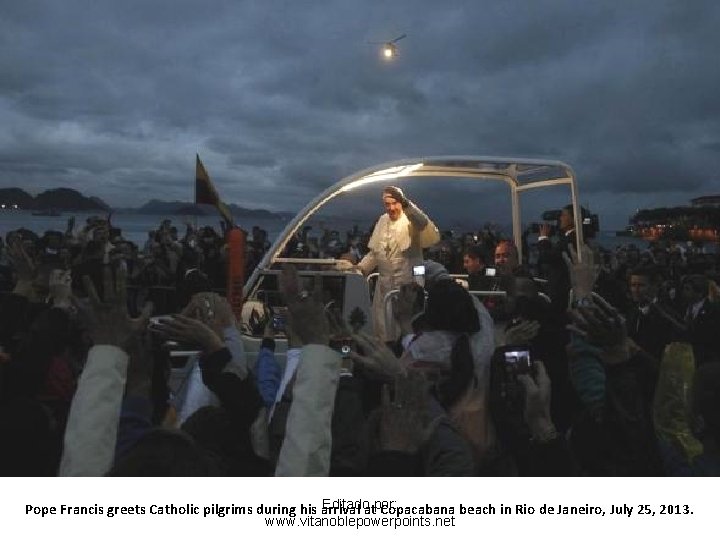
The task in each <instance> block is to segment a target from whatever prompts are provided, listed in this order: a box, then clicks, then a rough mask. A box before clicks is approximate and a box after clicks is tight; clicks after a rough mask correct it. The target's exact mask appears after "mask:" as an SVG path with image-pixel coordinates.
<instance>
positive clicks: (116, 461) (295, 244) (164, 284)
mask: <svg viewBox="0 0 720 540" xmlns="http://www.w3.org/2000/svg"><path fill="white" fill-rule="evenodd" d="M573 225H574V221H573V219H572V208H566V209H565V210H564V212H563V214H561V217H560V221H559V223H558V227H557V231H552V230H550V228H546V227H540V228H539V230H538V236H537V239H536V240H535V238H534V237H533V235H532V233H531V232H530V229H528V231H526V234H524V235H523V246H522V251H523V253H524V257H523V260H520V257H519V256H518V249H517V247H516V246H515V245H514V243H513V242H512V241H511V240H509V239H508V238H505V237H504V236H503V234H502V233H500V232H498V230H497V229H495V228H493V227H491V226H486V227H484V228H483V229H482V230H480V231H477V232H474V233H468V234H463V235H460V236H458V235H455V234H452V233H450V232H448V233H443V234H441V235H440V240H439V242H437V243H436V244H435V245H434V246H432V247H430V248H427V249H425V250H424V252H422V257H424V259H425V260H424V261H423V263H424V267H425V276H424V282H423V283H422V285H421V284H418V283H408V284H403V285H402V286H401V287H400V292H399V295H398V301H397V302H396V303H395V304H394V305H393V315H394V318H395V322H396V326H397V327H398V328H399V335H398V336H387V335H385V336H383V338H385V339H383V338H381V337H379V336H378V335H377V334H371V333H358V332H357V331H355V330H354V329H349V328H348V324H347V321H343V320H340V319H339V318H338V316H337V314H336V313H333V312H331V311H329V310H328V309H327V306H326V305H325V303H324V302H323V301H322V291H319V290H304V289H303V288H302V286H301V281H300V280H299V278H298V275H297V271H296V270H295V268H294V267H293V266H286V267H284V268H283V270H282V276H281V279H280V285H279V288H280V293H281V294H282V296H283V298H284V304H285V305H286V306H287V313H288V317H287V327H286V328H283V329H282V330H281V331H280V330H278V328H276V327H275V326H274V325H273V324H272V317H271V316H270V315H269V314H267V313H264V314H262V316H261V317H260V327H261V332H262V334H263V340H262V345H261V347H260V350H259V353H258V355H257V359H255V358H254V357H252V361H251V356H250V355H248V354H246V351H245V350H244V348H243V341H242V338H241V333H240V330H239V328H238V321H237V320H236V319H235V317H234V315H233V313H232V310H231V308H230V306H229V304H228V303H227V301H226V300H225V299H224V298H223V291H222V289H223V287H224V285H225V280H226V278H225V271H226V270H225V266H226V261H225V258H226V246H225V241H224V233H225V231H224V230H220V231H217V230H214V229H213V228H211V227H204V228H200V229H195V228H194V227H192V226H191V225H186V226H185V227H184V228H185V231H184V234H183V235H182V236H181V234H180V233H179V231H178V229H177V228H176V227H174V226H173V224H172V223H171V222H170V221H168V220H166V221H163V222H162V223H161V225H160V226H159V227H158V229H157V230H155V231H152V232H150V233H148V239H147V242H146V243H145V245H143V246H138V245H135V244H133V243H132V242H129V241H126V240H125V239H123V236H122V231H121V230H119V229H116V228H114V227H113V226H112V224H111V223H110V221H109V220H108V219H100V218H90V219H88V221H87V223H86V224H85V225H84V226H82V227H76V226H75V223H74V222H73V221H71V222H69V223H68V227H67V229H66V230H65V231H48V232H46V233H45V234H44V235H43V236H38V235H36V234H34V233H32V232H31V231H28V230H19V231H11V232H8V233H7V234H6V235H5V239H4V242H2V243H0V287H1V289H0V290H2V291H3V293H2V295H1V296H0V346H1V347H2V349H0V432H1V433H2V439H3V444H2V445H0V448H1V450H0V456H1V458H0V467H1V468H2V470H0V474H2V475H5V476H10V475H23V476H34V475H42V476H53V475H69V476H76V475H84V476H101V475H115V476H163V475H169V476H198V475H199V476H206V475H209V476H216V475H229V476H243V475H249V476H264V475H273V474H274V475H291V476H306V475H340V476H360V475H371V476H402V475H407V476H435V475H445V476H473V475H521V476H558V475H592V476H610V475H618V476H662V475H718V474H720V291H719V290H718V287H717V284H718V283H720V281H718V277H717V276H718V273H719V271H720V257H719V256H718V254H717V253H706V252H705V251H704V250H703V249H702V247H701V246H688V245H676V244H672V243H666V244H663V243H656V244H654V245H652V246H650V247H648V248H647V249H640V248H637V247H635V246H632V245H625V246H623V247H617V248H615V249H614V250H607V249H601V248H599V247H598V246H596V245H593V244H592V242H591V241H588V242H587V243H585V244H583V245H582V246H581V249H580V251H579V252H578V251H577V250H576V249H575V237H574V230H573ZM371 232H372V231H367V232H366V231H363V230H361V229H360V228H359V227H355V228H354V229H353V230H351V231H348V232H347V233H345V234H342V233H340V232H339V231H332V230H325V229H324V228H322V230H321V236H320V237H314V236H313V235H312V234H311V229H309V228H305V229H303V230H302V231H301V232H299V233H298V234H297V235H296V236H295V237H294V238H293V239H291V241H290V242H289V243H288V244H287V247H286V251H285V255H288V256H293V257H320V258H335V259H343V260H346V261H349V262H350V263H351V264H353V265H357V264H358V263H361V262H362V261H363V259H364V258H365V257H366V256H367V255H368V245H369V244H370V245H372V243H371V239H372V236H371ZM531 239H532V240H531ZM0 240H1V239H0ZM268 240H269V239H268V237H267V233H266V232H265V231H263V230H262V229H260V228H259V227H255V228H253V230H252V231H251V232H250V233H249V235H248V247H247V256H246V262H247V265H248V267H247V274H248V275H249V273H250V270H252V268H253V267H254V266H255V265H257V264H258V262H259V261H260V259H261V258H262V256H263V255H264V253H265V252H266V251H267V249H268V248H269V241H268ZM366 260H367V259H366ZM456 274H460V275H461V276H460V277H457V276H456ZM478 291H480V292H486V293H495V294H474V293H476V292H478ZM498 293H501V294H498ZM151 315H163V318H160V319H158V318H153V319H151ZM279 332H282V334H279ZM339 336H342V337H343V341H342V345H343V346H342V347H338V337H339ZM395 337H397V339H394V338H395ZM279 339H283V340H285V339H287V340H288V347H287V352H286V353H285V358H284V361H281V359H280V357H279V356H280V355H279V350H278V351H277V353H276V348H277V344H278V340H279ZM168 342H175V343H181V344H185V345H187V346H188V348H191V349H194V350H196V351H198V352H197V354H196V355H195V356H194V357H193V358H191V359H190V360H188V362H187V364H186V365H184V367H183V368H182V369H183V370H184V373H185V374H184V383H183V385H182V387H181V388H179V389H178V388H172V385H171V383H170V378H171V375H172V373H173V372H174V371H177V370H175V369H174V364H173V359H172V357H171V355H170V352H169V351H168V349H167V348H166V346H165V345H166V344H167V343H168ZM338 351H340V352H338Z"/></svg>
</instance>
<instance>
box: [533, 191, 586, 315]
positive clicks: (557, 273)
mask: <svg viewBox="0 0 720 540" xmlns="http://www.w3.org/2000/svg"><path fill="white" fill-rule="evenodd" d="M550 231H551V228H550V225H548V224H543V225H541V226H540V235H539V237H538V244H537V247H538V252H539V253H538V266H539V267H540V269H541V271H542V272H543V273H544V275H545V276H544V277H546V278H547V280H548V293H549V296H550V299H551V300H552V303H553V306H554V307H555V308H556V309H557V310H558V311H562V312H565V310H566V309H567V307H568V296H569V293H570V275H569V274H568V269H567V266H566V264H565V260H564V258H563V253H564V254H567V255H568V256H569V255H570V246H574V247H575V248H577V234H576V232H575V217H574V214H573V207H572V205H568V206H566V207H565V208H563V209H562V212H561V213H560V218H559V219H558V231H559V232H558V239H557V242H556V243H555V244H553V243H552V242H551V241H550Z"/></svg>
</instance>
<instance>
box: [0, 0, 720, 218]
mask: <svg viewBox="0 0 720 540" xmlns="http://www.w3.org/2000/svg"><path fill="white" fill-rule="evenodd" d="M719 6H720V3H718V2H717V1H716V0H702V1H701V0H692V1H688V0H677V1H676V0H644V1H633V0H624V1H620V0H613V1H602V0H597V1H587V2H583V1H578V0H525V1H514V0H470V1H461V2H453V1H450V0H448V1H442V2H440V1H438V0H417V1H410V0H392V1H388V0H382V1H375V0H372V1H371V0H365V1H359V0H327V1H310V0H309V1H303V2H300V1H297V0H286V1H276V0H265V1H263V2H260V1H242V0H232V1H213V0H204V1H202V2H200V1H190V0H162V1H161V0H155V1H149V0H123V1H122V2H118V1H104V0H95V1H90V0H85V1H80V0H77V1H76V0H63V1H54V0H46V1H36V0H23V1H11V0H0V185H1V186H14V185H19V186H22V187H24V188H26V189H27V190H29V191H31V192H38V191H40V190H43V189H47V188H52V187H59V186H69V187H75V188H78V189H81V190H82V191H83V192H85V193H86V194H89V195H97V196H99V197H102V198H103V199H105V200H106V201H107V202H108V203H110V204H111V205H114V206H134V205H139V204H141V203H143V202H145V201H146V200H148V199H149V198H151V197H157V198H162V199H183V200H189V199H190V198H191V196H192V186H193V177H194V176H193V175H194V158H195V153H196V152H199V153H200V155H201V157H202V158H203V161H204V162H205V165H206V167H207V168H208V170H209V172H210V175H211V177H212V178H213V180H214V182H215V183H216V185H217V187H218V189H219V191H220V193H221V194H222V195H223V197H224V199H226V201H227V202H236V203H238V204H241V205H243V206H248V207H262V208H268V209H275V210H297V209H299V208H300V207H301V206H302V205H303V204H305V203H306V202H307V201H308V200H309V199H310V198H311V197H312V196H314V195H315V194H316V193H317V192H318V191H319V190H321V189H323V188H324V187H326V186H328V185H329V184H330V183H332V182H333V181H334V180H336V179H338V178H339V177H342V176H344V175H347V174H350V173H352V172H354V171H356V170H358V169H362V168H365V167H367V166H370V165H373V164H375V163H381V162H384V161H389V160H392V159H396V158H405V157H413V156H422V155H440V154H466V155H467V154H480V155H502V156H525V157H546V158H553V159H560V160H564V161H567V162H568V163H570V164H571V165H572V166H573V167H574V168H575V170H576V172H577V174H578V177H579V182H580V192H581V199H582V200H583V201H584V202H588V203H590V205H591V207H592V208H593V209H594V210H597V211H600V212H601V214H602V215H603V216H604V217H605V219H606V223H607V224H612V225H615V226H619V225H623V224H624V223H625V221H626V219H627V216H628V214H630V213H632V212H633V211H634V210H635V209H636V208H637V207H642V206H651V205H659V204H668V203H669V204H673V203H684V202H686V201H687V200H688V199H689V198H690V197H692V196H695V195H700V194H707V193H717V192H720V175H719V174H718V170H719V169H720V67H719V66H720V62H718V51H720V30H719V28H720V7H719ZM401 33H407V34H408V38H407V39H405V40H403V41H401V42H399V45H400V53H401V56H400V57H399V58H398V59H397V60H396V61H395V62H393V63H386V62H383V61H381V60H380V58H379V54H378V50H377V47H376V46H373V45H370V44H368V42H369V41H382V40H385V39H390V38H393V37H395V36H397V35H399V34H401ZM460 189H461V188H459V187H457V189H455V188H453V189H450V190H448V191H445V192H444V193H443V197H440V198H437V199H433V201H434V203H435V206H436V207H437V208H435V211H437V212H440V213H442V212H443V211H445V210H446V209H448V208H450V209H452V212H456V211H457V206H451V204H452V205H457V204H458V201H459V202H462V203H466V202H467V199H468V197H462V194H461V193H460ZM408 190H410V191H412V188H408ZM426 191H427V190H426ZM420 193H423V192H422V190H421V192H420ZM373 196H375V195H373ZM494 197H500V195H499V194H496V193H492V194H488V195H487V196H483V197H480V198H481V199H482V201H478V202H477V204H476V206H475V208H474V211H475V212H477V213H480V214H483V213H488V214H491V213H492V211H493V210H492V209H493V208H498V207H496V206H495V205H493V204H490V203H489V202H492V201H494V200H495V199H494ZM420 198H421V199H425V200H426V201H425V202H429V198H428V196H427V193H424V194H423V195H422V196H420ZM453 200H454V201H455V202H452V201H453ZM438 201H440V202H441V203H442V204H440V205H439V206H438V204H437V202H438ZM541 202H542V201H541ZM553 203H554V201H553ZM538 204H540V203H538ZM548 204H550V203H548ZM483 217H485V216H484V215H483ZM490 217H496V216H490Z"/></svg>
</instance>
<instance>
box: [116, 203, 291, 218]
mask: <svg viewBox="0 0 720 540" xmlns="http://www.w3.org/2000/svg"><path fill="white" fill-rule="evenodd" d="M227 206H228V208H229V209H230V211H231V212H232V214H233V215H234V216H238V217H244V218H254V219H273V218H276V219H289V218H291V217H293V216H294V214H291V213H288V212H271V211H269V210H263V209H261V208H243V207H242V206H238V205H236V204H229V205H227ZM115 211H116V212H124V213H133V214H144V215H174V216H211V215H214V214H217V210H216V209H215V207H214V206H210V205H207V204H194V203H191V202H184V201H172V202H171V201H160V200H158V199H152V200H151V201H149V202H147V203H145V204H143V205H142V206H141V207H140V208H117V209H116V210H115Z"/></svg>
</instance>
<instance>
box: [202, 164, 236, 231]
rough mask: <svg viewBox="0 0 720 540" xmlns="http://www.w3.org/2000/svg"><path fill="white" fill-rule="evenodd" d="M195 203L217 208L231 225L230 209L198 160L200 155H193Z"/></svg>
mask: <svg viewBox="0 0 720 540" xmlns="http://www.w3.org/2000/svg"><path fill="white" fill-rule="evenodd" d="M195 158H196V161H195V204H211V205H213V206H214V207H215V208H217V210H218V212H220V215H221V216H222V217H223V219H224V220H225V221H227V222H228V224H230V225H231V226H232V225H233V217H232V213H231V212H230V209H229V208H228V207H227V206H225V203H223V202H222V201H221V200H220V195H218V192H217V190H216V189H215V186H214V185H213V183H212V182H211V181H210V175H209V174H208V173H207V171H206V170H205V166H204V165H203V163H202V161H200V156H199V155H197V154H196V155H195Z"/></svg>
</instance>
